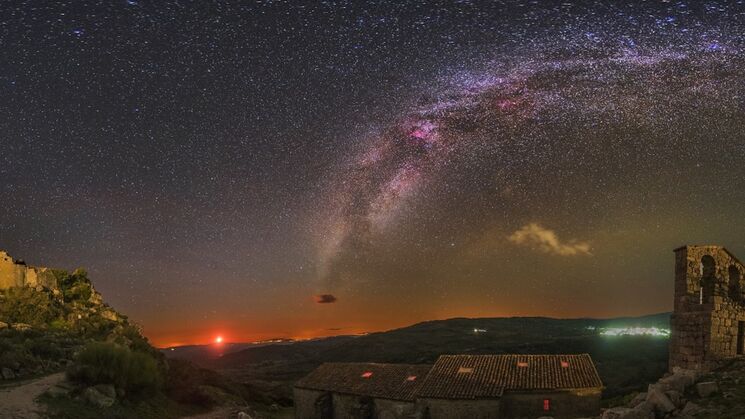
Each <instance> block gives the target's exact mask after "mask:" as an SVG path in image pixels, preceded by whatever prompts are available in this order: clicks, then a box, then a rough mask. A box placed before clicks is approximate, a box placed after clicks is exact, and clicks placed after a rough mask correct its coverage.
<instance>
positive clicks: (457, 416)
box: [422, 399, 503, 419]
mask: <svg viewBox="0 0 745 419" xmlns="http://www.w3.org/2000/svg"><path fill="white" fill-rule="evenodd" d="M422 403H423V405H424V406H426V407H427V410H428V412H429V416H428V418H429V419H498V418H501V417H503V416H500V401H499V400H441V399H424V400H422Z"/></svg>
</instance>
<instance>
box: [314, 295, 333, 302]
mask: <svg viewBox="0 0 745 419" xmlns="http://www.w3.org/2000/svg"><path fill="white" fill-rule="evenodd" d="M315 297H316V302H317V303H318V304H333V303H335V302H336V297H334V296H333V295H331V294H319V295H316V296H315Z"/></svg>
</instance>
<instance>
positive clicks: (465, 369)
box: [458, 367, 473, 374]
mask: <svg viewBox="0 0 745 419" xmlns="http://www.w3.org/2000/svg"><path fill="white" fill-rule="evenodd" d="M472 372H473V368H469V367H460V368H458V374H470V373H472Z"/></svg>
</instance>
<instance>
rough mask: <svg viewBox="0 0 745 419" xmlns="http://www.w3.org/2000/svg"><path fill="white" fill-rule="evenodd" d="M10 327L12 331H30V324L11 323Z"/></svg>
mask: <svg viewBox="0 0 745 419" xmlns="http://www.w3.org/2000/svg"><path fill="white" fill-rule="evenodd" d="M12 327H13V329H15V330H19V331H24V330H30V329H31V325H30V324H26V323H13V326H12Z"/></svg>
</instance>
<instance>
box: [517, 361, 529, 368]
mask: <svg viewBox="0 0 745 419" xmlns="http://www.w3.org/2000/svg"><path fill="white" fill-rule="evenodd" d="M517 366H518V367H520V368H527V367H528V363H527V362H518V363H517Z"/></svg>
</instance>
